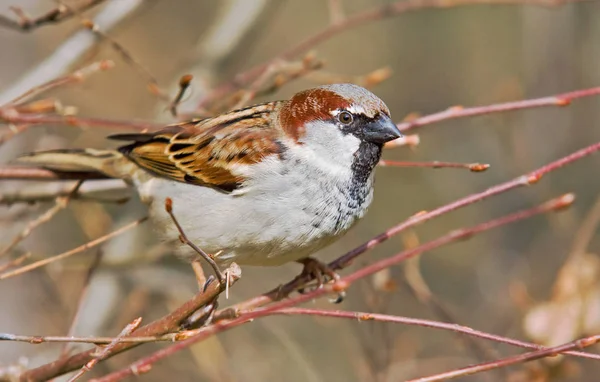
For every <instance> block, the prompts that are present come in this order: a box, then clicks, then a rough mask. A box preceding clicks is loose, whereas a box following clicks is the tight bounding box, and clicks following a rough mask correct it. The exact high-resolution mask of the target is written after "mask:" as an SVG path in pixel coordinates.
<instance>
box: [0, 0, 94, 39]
mask: <svg viewBox="0 0 600 382" xmlns="http://www.w3.org/2000/svg"><path fill="white" fill-rule="evenodd" d="M104 1H105V0H80V1H79V3H78V4H77V6H76V8H73V7H65V6H62V5H59V6H58V7H56V8H54V9H52V10H50V11H48V12H46V13H44V14H42V15H40V16H38V17H35V18H31V17H29V16H28V15H27V13H26V12H25V11H24V10H23V9H22V8H21V7H17V6H12V7H11V10H12V11H13V12H14V13H15V15H16V16H17V18H18V19H17V20H13V19H11V18H8V17H6V16H3V15H0V26H3V27H5V28H10V29H13V30H17V31H22V32H30V31H32V30H34V29H36V28H38V27H41V26H44V25H47V24H56V23H59V22H61V21H64V20H67V19H69V18H71V17H73V16H74V15H75V14H76V13H79V12H84V11H87V10H88V9H90V8H93V7H95V6H97V5H99V4H101V3H103V2H104Z"/></svg>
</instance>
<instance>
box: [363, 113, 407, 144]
mask: <svg viewBox="0 0 600 382" xmlns="http://www.w3.org/2000/svg"><path fill="white" fill-rule="evenodd" d="M364 134H365V140H366V141H369V142H373V143H379V144H384V143H385V142H389V141H393V140H394V139H397V138H400V137H402V133H401V132H400V130H398V127H397V126H396V124H395V123H394V121H392V119H391V118H390V117H389V116H387V115H385V114H381V115H380V116H379V118H377V119H376V120H374V121H372V122H369V123H368V124H367V126H366V127H365V130H364Z"/></svg>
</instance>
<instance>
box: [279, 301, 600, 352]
mask: <svg viewBox="0 0 600 382" xmlns="http://www.w3.org/2000/svg"><path fill="white" fill-rule="evenodd" d="M272 314H273V315H283V316H298V315H302V316H319V317H333V318H346V319H350V320H354V321H358V322H363V321H377V322H387V323H396V324H403V325H414V326H420V327H423V328H432V329H441V330H447V331H451V332H455V333H460V334H465V335H467V336H472V337H475V338H481V339H484V340H490V341H494V342H497V343H503V344H507V345H512V346H517V347H520V348H525V349H534V350H545V349H548V348H547V347H544V346H542V345H538V344H534V343H529V342H523V341H519V340H514V339H512V338H508V337H503V336H497V335H495V334H490V333H487V332H482V331H480V330H476V329H473V328H470V327H468V326H463V325H458V324H452V323H446V322H439V321H432V320H425V319H421V318H412V317H403V316H394V315H389V314H378V313H368V312H348V311H343V310H323V309H310V308H283V309H279V310H277V311H275V312H273V313H272ZM564 353H565V354H569V355H573V356H577V357H581V358H588V359H594V360H600V354H593V353H586V352H579V351H565V352H564Z"/></svg>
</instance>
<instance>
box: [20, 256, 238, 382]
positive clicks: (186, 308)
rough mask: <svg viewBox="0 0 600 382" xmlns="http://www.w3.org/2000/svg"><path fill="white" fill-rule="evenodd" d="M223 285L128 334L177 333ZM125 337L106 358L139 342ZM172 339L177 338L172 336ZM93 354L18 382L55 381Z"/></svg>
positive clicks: (234, 271) (233, 271) (234, 275)
mask: <svg viewBox="0 0 600 382" xmlns="http://www.w3.org/2000/svg"><path fill="white" fill-rule="evenodd" d="M226 272H229V275H230V276H229V286H231V285H233V284H234V283H235V282H236V281H237V280H239V278H240V276H241V270H240V268H239V267H238V266H237V265H236V266H232V267H229V268H228V269H227V270H226ZM226 287H227V286H226V285H225V284H224V283H223V284H219V283H210V284H209V285H208V286H207V288H206V290H205V291H200V292H199V293H198V294H196V295H195V296H194V297H193V298H192V299H191V300H189V301H187V302H186V303H184V304H183V305H182V306H180V307H179V308H177V309H176V310H175V311H174V312H172V313H169V314H168V315H166V316H164V317H162V318H161V319H158V320H156V321H154V322H151V323H150V324H148V325H145V326H142V327H141V328H139V329H138V330H135V331H134V332H133V333H132V336H135V337H146V336H160V335H163V334H166V333H171V332H174V331H177V330H178V329H179V326H180V324H181V323H182V322H184V321H185V320H186V319H187V318H189V317H190V316H191V315H192V314H194V313H195V312H196V311H197V310H198V309H201V308H202V307H204V306H205V305H207V304H209V303H210V302H212V301H214V299H215V298H216V297H217V296H218V295H219V294H220V293H222V292H223V291H224V290H225V288H226ZM126 339H127V337H125V338H123V339H122V340H121V343H120V344H119V345H117V346H115V348H114V349H113V351H112V352H111V353H110V354H108V355H107V356H106V358H110V357H112V356H114V355H116V354H119V353H121V352H123V351H125V350H129V349H131V348H134V347H136V346H138V345H139V344H140V343H139V342H135V343H127V342H126V341H127V340H126ZM174 339H177V338H176V337H175V338H174ZM94 355H95V349H91V350H86V351H83V352H81V353H77V354H75V355H72V356H71V357H69V358H67V359H60V360H56V361H54V362H51V363H48V364H46V365H42V366H40V367H37V368H35V369H32V370H27V371H25V372H24V373H22V374H21V375H20V377H19V380H20V381H23V382H25V381H27V382H33V381H46V380H49V379H52V378H55V377H57V376H59V375H63V374H65V373H68V372H70V371H73V370H76V369H79V368H81V367H82V366H83V365H85V364H86V363H87V362H89V361H90V360H92V359H93V358H94Z"/></svg>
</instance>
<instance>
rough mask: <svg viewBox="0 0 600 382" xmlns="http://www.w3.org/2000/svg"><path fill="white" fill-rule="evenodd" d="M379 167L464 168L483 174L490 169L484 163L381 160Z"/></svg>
mask: <svg viewBox="0 0 600 382" xmlns="http://www.w3.org/2000/svg"><path fill="white" fill-rule="evenodd" d="M377 165H378V166H380V167H427V168H465V169H468V170H470V171H472V172H483V171H485V170H487V169H488V168H490V165H489V164H486V163H454V162H439V161H433V162H401V161H393V160H385V159H382V160H380V161H379V163H377Z"/></svg>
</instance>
